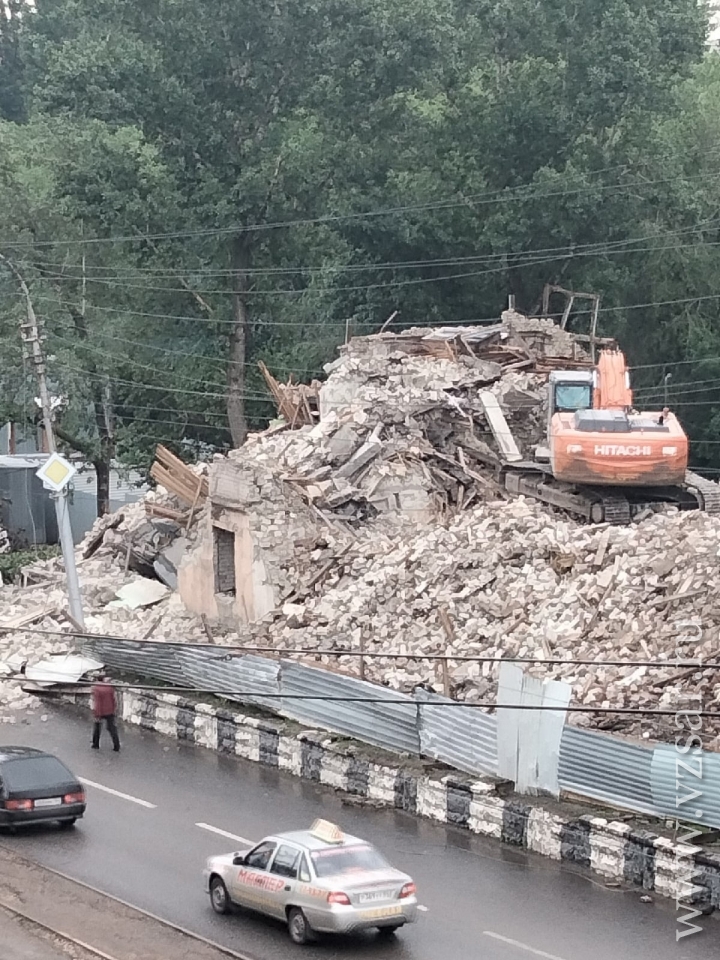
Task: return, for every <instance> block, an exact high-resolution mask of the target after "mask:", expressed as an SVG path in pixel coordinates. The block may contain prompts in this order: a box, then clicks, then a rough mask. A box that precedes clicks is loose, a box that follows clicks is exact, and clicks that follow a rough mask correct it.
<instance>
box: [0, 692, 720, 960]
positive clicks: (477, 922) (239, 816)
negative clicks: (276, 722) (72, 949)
mask: <svg viewBox="0 0 720 960" xmlns="http://www.w3.org/2000/svg"><path fill="white" fill-rule="evenodd" d="M46 713H47V714H48V715H49V720H48V722H46V723H42V722H41V720H40V717H39V715H38V714H35V715H33V716H31V717H29V718H28V719H29V722H27V723H24V722H23V723H18V724H16V725H15V726H12V727H10V726H2V727H0V743H21V744H25V745H28V746H36V747H42V748H43V749H47V750H49V751H51V752H53V753H56V754H57V755H58V756H60V757H61V758H62V759H63V760H64V761H65V762H66V763H67V764H68V765H69V766H70V767H71V768H72V769H73V770H74V772H75V773H76V774H77V775H78V776H80V777H83V778H85V779H87V780H90V781H93V782H94V783H96V784H99V785H101V786H103V787H106V788H110V789H111V790H115V791H118V792H119V793H122V794H126V795H127V797H128V798H135V800H141V801H144V802H145V803H146V804H152V805H154V806H152V807H150V806H143V805H142V804H138V803H137V802H135V801H134V800H132V799H128V798H125V797H122V796H116V795H114V794H112V793H108V792H105V791H103V790H100V789H99V788H98V787H93V786H88V788H87V791H88V811H87V814H86V817H85V819H84V820H82V821H80V822H79V823H78V826H77V829H76V830H75V831H71V832H68V833H61V832H59V831H57V830H56V829H55V828H53V827H49V828H41V829H37V830H33V831H32V832H27V833H24V834H20V835H17V836H15V837H3V838H2V842H3V843H4V844H7V845H9V846H11V847H12V848H13V849H15V850H16V851H17V852H18V853H21V854H24V855H26V856H30V857H32V858H33V859H35V860H38V861H39V862H41V863H44V864H47V865H48V866H51V867H54V868H56V869H58V870H61V871H63V872H65V873H67V874H68V875H70V876H72V877H74V878H76V879H78V880H82V881H84V882H86V883H90V884H92V885H94V886H96V887H98V888H99V889H101V890H104V891H106V892H107V893H110V894H113V895H115V896H118V897H121V898H122V899H124V900H126V901H128V902H129V903H131V904H134V905H136V906H139V907H141V908H143V909H145V910H149V911H151V912H152V913H154V914H156V915H158V916H160V917H163V918H165V919H167V920H171V921H173V922H175V923H178V924H181V925H182V926H184V927H186V928H188V929H190V930H193V931H195V932H197V933H199V934H201V935H203V936H205V937H209V938H211V939H212V940H215V941H216V942H219V943H222V944H224V945H226V946H228V947H232V948H233V949H235V950H238V951H240V952H246V953H248V954H249V955H251V956H252V957H255V958H257V960H287V958H288V956H289V955H295V953H296V952H297V953H298V954H301V955H302V956H303V957H305V958H306V960H336V958H337V960H339V958H343V960H361V958H362V960H366V958H378V960H380V958H382V960H532V958H533V957H540V958H544V960H624V958H627V960H701V958H702V960H710V958H711V957H717V956H718V951H719V948H720V922H718V921H717V920H716V919H715V918H712V919H710V920H706V921H704V924H705V930H704V932H703V933H701V934H697V935H694V936H691V937H687V938H685V939H684V940H683V941H682V942H680V943H677V942H676V930H677V929H678V927H677V924H676V919H675V908H674V904H667V903H663V902H662V901H658V902H656V903H653V904H643V903H641V902H640V899H639V898H640V892H639V891H637V890H620V889H606V888H604V887H603V886H602V884H600V883H598V882H597V880H595V879H592V878H591V877H590V875H589V874H587V873H585V872H583V871H578V870H575V869H572V868H569V867H566V866H561V865H559V864H556V863H554V862H552V861H548V860H545V859H544V858H541V857H535V856H531V855H527V854H524V853H522V852H520V851H513V850H511V849H508V848H507V847H502V846H501V845H500V844H499V843H495V842H493V841H485V840H482V839H480V838H476V837H471V836H470V835H468V834H467V833H464V832H462V831H459V830H456V829H454V828H446V827H443V826H439V825H434V824H430V823H427V822H424V821H420V820H416V819H415V818H413V817H410V816H407V815H405V814H401V813H396V812H393V811H384V810H372V809H367V808H356V807H349V806H345V805H343V803H342V802H341V800H340V799H338V798H337V797H336V796H335V795H334V794H333V792H332V791H330V790H328V789H326V788H322V787H319V786H316V785H314V784H310V783H306V782H303V781H301V780H298V779H296V778H294V777H291V776H289V775H287V774H283V773H279V772H278V771H273V770H270V769H267V768H264V767H261V766H260V765H258V764H254V763H250V762H246V761H242V760H237V759H233V758H227V757H221V756H218V755H216V754H214V753H212V752H211V751H208V750H205V749H203V748H201V747H194V746H191V745H186V744H180V743H177V742H176V741H174V740H170V739H167V738H164V737H161V736H159V735H157V734H153V733H148V732H145V731H141V730H138V729H136V728H132V727H126V728H125V729H124V731H122V737H123V751H122V753H120V754H113V753H112V752H111V750H110V745H109V743H108V742H107V734H104V737H105V741H104V743H103V749H102V750H101V751H100V752H96V751H92V750H90V743H89V740H90V726H89V724H88V721H87V720H86V719H85V718H84V717H78V716H77V714H75V713H73V712H72V711H71V710H69V709H68V710H65V709H64V708H62V707H58V708H47V710H46ZM318 816H323V817H326V818H328V819H330V820H332V821H334V822H337V823H339V824H340V825H341V827H342V828H343V829H345V830H347V831H348V832H350V833H354V834H357V835H359V836H361V837H363V838H366V839H368V840H370V841H371V842H373V843H375V844H376V845H377V846H378V847H379V848H380V849H381V850H382V851H383V852H384V853H385V855H386V856H387V857H388V858H389V859H390V860H391V861H392V862H393V863H394V864H395V865H396V866H397V867H399V868H400V869H401V870H405V871H407V872H408V873H410V874H411V875H412V876H413V877H414V879H415V880H416V882H417V884H418V889H419V898H420V902H421V903H422V904H423V905H424V906H425V907H426V908H427V912H425V913H424V914H423V915H422V916H421V918H420V922H419V923H418V924H416V925H415V926H412V927H408V928H406V929H404V930H402V931H401V932H400V934H399V935H398V937H397V941H396V942H395V943H389V944H388V943H387V942H381V941H379V940H378V939H376V938H375V937H374V936H373V935H367V936H364V937H362V938H361V939H355V940H338V939H333V938H329V939H324V940H323V941H321V942H320V943H318V944H315V945H313V946H311V947H308V948H296V947H293V946H292V944H291V943H290V941H289V940H288V937H287V933H286V931H285V929H284V927H283V926H282V925H280V924H276V923H274V922H273V921H268V920H265V919H262V918H256V917H253V916H251V915H250V914H247V913H241V914H238V915H237V916H232V917H216V916H215V915H214V914H213V912H212V910H211V908H210V904H209V901H208V898H207V897H206V896H205V894H204V893H203V890H202V876H201V872H202V869H203V865H204V861H205V858H206V857H208V856H210V855H212V854H215V853H223V852H228V851H229V850H234V849H238V848H240V847H241V846H243V844H242V843H240V842H237V841H234V840H230V839H226V838H224V837H222V836H219V835H217V834H214V833H212V832H210V831H209V830H207V829H204V828H201V827H199V826H197V824H198V823H203V824H206V825H209V826H211V827H214V828H215V829H217V830H224V831H227V832H228V833H231V834H234V835H236V836H238V837H243V838H247V839H248V840H251V841H255V840H257V839H260V838H262V837H263V836H264V835H265V834H268V833H272V832H277V831H281V830H290V829H298V828H304V827H305V826H309V825H310V823H311V822H312V821H313V820H314V819H315V818H316V817H318Z"/></svg>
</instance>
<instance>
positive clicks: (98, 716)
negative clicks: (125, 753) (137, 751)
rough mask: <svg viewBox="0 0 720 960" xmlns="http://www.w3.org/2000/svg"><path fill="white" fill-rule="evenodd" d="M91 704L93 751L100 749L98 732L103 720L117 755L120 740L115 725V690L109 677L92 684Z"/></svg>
mask: <svg viewBox="0 0 720 960" xmlns="http://www.w3.org/2000/svg"><path fill="white" fill-rule="evenodd" d="M92 703H93V716H94V717H95V724H94V726H93V738H92V747H93V750H99V749H100V731H101V730H102V723H103V720H104V721H105V723H106V725H107V728H108V733H109V734H110V736H111V737H112V742H113V750H114V751H115V752H116V753H117V751H118V750H119V749H120V738H119V737H118V732H117V726H116V724H115V711H116V709H117V706H116V702H115V690H114V689H113V686H112V683H111V681H110V677H103V678H102V680H100V681H99V682H98V683H96V684H94V686H93V689H92Z"/></svg>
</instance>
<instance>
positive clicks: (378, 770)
mask: <svg viewBox="0 0 720 960" xmlns="http://www.w3.org/2000/svg"><path fill="white" fill-rule="evenodd" d="M117 693H118V697H119V701H120V703H119V706H120V710H119V711H118V713H119V714H120V716H121V717H122V719H123V721H125V723H131V724H135V725H136V726H140V727H142V728H143V729H145V730H151V731H153V732H155V733H160V734H163V735H165V736H169V737H173V738H174V739H176V740H181V741H185V742H187V743H195V744H198V745H199V746H202V747H206V748H207V749H209V750H215V751H217V752H218V753H222V754H226V755H231V756H236V757H241V758H242V759H244V760H252V761H254V762H255V763H262V764H264V765H265V766H269V767H275V768H276V769H278V770H283V771H285V772H286V773H291V774H292V775H293V776H296V777H302V778H303V779H306V780H310V781H312V782H315V783H320V784H324V785H326V786H328V787H332V788H333V789H335V790H338V791H340V792H342V793H345V794H347V795H348V796H350V797H357V798H358V799H362V800H367V801H369V802H370V803H373V804H375V805H377V806H383V807H391V808H393V809H395V810H402V811H404V812H406V813H410V814H414V815H415V816H419V817H425V818H426V819H429V820H434V821H436V822H438V823H447V824H450V825H452V826H456V827H461V828H464V829H466V830H469V831H470V832H471V833H475V834H478V835H480V836H484V837H489V838H491V839H494V840H499V841H500V842H501V843H505V844H508V845H510V846H513V847H518V848H522V849H525V850H529V851H531V852H532V853H537V854H540V855H541V856H544V857H549V858H551V859H553V860H559V861H564V862H567V863H573V864H577V865H578V866H581V867H585V868H587V869H589V870H590V871H592V872H593V873H595V874H597V875H598V876H599V877H601V878H602V879H603V880H604V881H606V882H613V883H617V882H620V883H628V884H631V885H633V886H636V887H639V888H641V889H642V890H644V891H654V892H655V893H656V894H657V895H659V896H662V897H668V898H671V899H674V900H676V901H677V902H678V905H679V908H685V909H691V906H690V905H692V906H693V907H694V908H695V909H707V910H708V912H710V908H717V907H720V855H717V854H713V853H710V852H709V851H707V850H705V849H703V848H702V847H697V846H693V845H691V844H686V843H681V842H678V841H672V840H669V839H667V838H665V837H660V836H658V835H656V834H653V833H651V832H647V831H642V830H633V829H632V828H631V827H630V826H628V825H627V824H626V823H621V822H620V821H615V820H606V819H603V818H600V817H593V816H579V817H573V818H565V817H562V816H559V815H557V814H555V813H553V812H551V811H550V810H547V809H545V808H544V807H543V806H542V805H541V804H540V803H538V802H536V801H534V800H533V801H532V802H523V800H522V799H520V798H516V797H513V798H510V799H505V798H504V797H502V796H501V795H500V793H499V792H498V784H497V783H496V782H494V781H482V780H480V781H478V780H476V779H474V778H472V777H469V776H465V775H464V774H462V773H457V772H452V773H448V772H446V770H445V769H439V768H437V767H434V768H432V769H430V771H429V772H424V771H425V769H426V768H427V765H423V764H422V761H417V760H403V759H402V758H399V757H398V758H395V757H393V756H392V755H391V754H387V762H385V761H384V760H383V762H375V761H374V760H373V759H370V758H369V757H368V756H367V755H366V754H367V753H368V750H367V748H366V747H365V745H360V744H359V743H352V742H351V743H348V741H347V739H341V738H337V740H335V739H333V737H332V735H331V734H328V733H327V731H317V730H311V729H302V730H300V732H294V731H290V730H289V727H290V724H288V723H285V722H283V721H274V720H272V719H258V718H257V717H252V716H248V715H247V714H244V713H239V712H238V713H236V712H234V711H232V710H229V709H219V708H216V707H212V706H210V705H208V704H206V703H199V702H195V701H192V700H187V699H185V698H183V697H180V696H177V695H175V694H171V693H151V692H142V693H141V692H136V691H133V690H124V691H120V690H118V691H117ZM68 699H70V700H71V701H72V702H74V703H79V704H83V705H85V706H87V699H86V698H83V697H69V698H68ZM293 726H294V727H297V725H293ZM373 752H374V753H375V754H378V753H381V751H373Z"/></svg>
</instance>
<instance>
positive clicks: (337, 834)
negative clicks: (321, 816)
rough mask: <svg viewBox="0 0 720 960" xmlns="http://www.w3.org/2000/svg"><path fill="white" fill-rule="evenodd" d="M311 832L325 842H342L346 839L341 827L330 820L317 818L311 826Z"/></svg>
mask: <svg viewBox="0 0 720 960" xmlns="http://www.w3.org/2000/svg"><path fill="white" fill-rule="evenodd" d="M310 833H311V834H312V835H313V836H314V837H315V838H316V839H318V840H323V841H324V842H325V843H342V842H343V841H344V839H345V836H344V834H343V832H342V830H341V829H340V827H336V826H335V824H334V823H330V821H329V820H316V821H315V823H313V825H312V827H311V828H310Z"/></svg>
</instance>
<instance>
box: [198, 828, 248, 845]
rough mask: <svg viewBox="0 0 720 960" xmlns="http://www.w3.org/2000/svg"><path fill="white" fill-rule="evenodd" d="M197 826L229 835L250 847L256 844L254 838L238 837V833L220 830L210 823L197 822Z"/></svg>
mask: <svg viewBox="0 0 720 960" xmlns="http://www.w3.org/2000/svg"><path fill="white" fill-rule="evenodd" d="M195 826H196V827H200V829H201V830H209V831H210V833H216V834H217V835H218V836H219V837H227V838H228V840H237V841H238V843H244V844H246V845H247V846H248V847H253V846H254V845H255V841H254V840H248V839H247V837H238V835H237V834H236V833H228V832H227V830H220V829H219V828H218V827H211V826H210V824H209V823H196V824H195Z"/></svg>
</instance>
